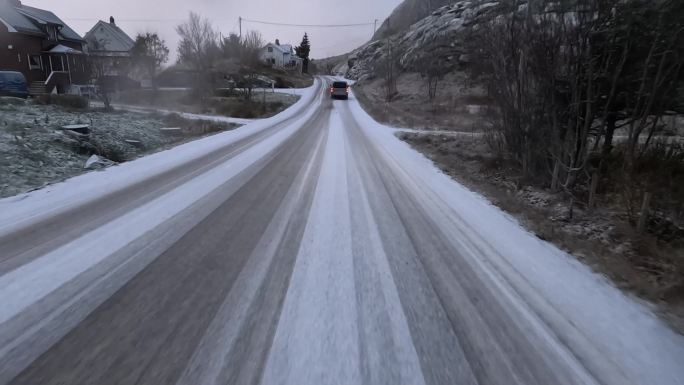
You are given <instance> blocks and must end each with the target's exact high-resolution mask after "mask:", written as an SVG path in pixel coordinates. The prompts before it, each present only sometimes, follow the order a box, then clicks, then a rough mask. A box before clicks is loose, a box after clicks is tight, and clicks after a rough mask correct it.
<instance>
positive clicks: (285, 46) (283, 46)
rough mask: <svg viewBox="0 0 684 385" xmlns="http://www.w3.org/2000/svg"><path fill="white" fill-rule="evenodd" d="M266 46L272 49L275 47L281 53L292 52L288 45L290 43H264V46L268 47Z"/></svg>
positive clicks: (290, 46)
mask: <svg viewBox="0 0 684 385" xmlns="http://www.w3.org/2000/svg"><path fill="white" fill-rule="evenodd" d="M268 47H273V48H274V49H276V50H278V51H280V52H282V53H292V45H290V44H281V45H277V44H274V43H268V44H266V46H264V48H268Z"/></svg>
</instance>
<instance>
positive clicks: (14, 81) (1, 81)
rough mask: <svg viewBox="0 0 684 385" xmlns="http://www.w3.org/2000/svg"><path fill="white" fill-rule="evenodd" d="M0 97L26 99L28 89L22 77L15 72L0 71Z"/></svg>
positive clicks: (19, 73)
mask: <svg viewBox="0 0 684 385" xmlns="http://www.w3.org/2000/svg"><path fill="white" fill-rule="evenodd" d="M0 96H12V97H15V98H22V99H26V98H28V96H29V89H28V84H27V83H26V78H25V77H24V75H23V74H22V73H21V72H17V71H0Z"/></svg>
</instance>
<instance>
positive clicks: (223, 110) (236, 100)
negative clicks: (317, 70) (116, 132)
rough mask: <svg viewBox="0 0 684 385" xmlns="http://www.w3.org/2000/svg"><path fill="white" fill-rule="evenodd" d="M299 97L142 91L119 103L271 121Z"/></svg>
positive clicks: (124, 96)
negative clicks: (270, 119) (198, 94)
mask: <svg viewBox="0 0 684 385" xmlns="http://www.w3.org/2000/svg"><path fill="white" fill-rule="evenodd" d="M298 99H299V97H297V96H293V95H287V94H280V93H273V92H266V93H265V94H262V93H257V94H254V96H253V97H252V100H251V101H246V100H244V98H241V97H239V96H227V95H226V96H215V97H210V98H204V99H201V98H197V97H193V95H192V93H191V92H190V91H186V90H159V91H153V90H138V91H130V92H124V93H120V94H119V95H117V96H116V98H115V102H117V103H123V104H130V105H135V106H142V107H156V108H162V109H167V110H172V111H179V112H189V113H196V114H210V115H222V116H228V117H233V118H244V119H256V118H267V117H270V116H273V115H276V114H278V113H280V112H281V111H283V110H285V109H286V108H287V107H289V106H291V105H292V104H294V103H296V102H297V100H298Z"/></svg>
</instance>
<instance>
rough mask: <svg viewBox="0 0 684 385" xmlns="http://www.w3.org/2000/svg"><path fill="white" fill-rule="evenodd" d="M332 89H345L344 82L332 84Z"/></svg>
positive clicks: (345, 84)
mask: <svg viewBox="0 0 684 385" xmlns="http://www.w3.org/2000/svg"><path fill="white" fill-rule="evenodd" d="M333 88H347V83H346V82H334V83H333Z"/></svg>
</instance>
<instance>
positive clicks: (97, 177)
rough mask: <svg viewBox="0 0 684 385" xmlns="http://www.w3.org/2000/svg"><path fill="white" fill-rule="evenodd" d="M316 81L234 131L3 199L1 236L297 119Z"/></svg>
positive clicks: (309, 101) (314, 90)
mask: <svg viewBox="0 0 684 385" xmlns="http://www.w3.org/2000/svg"><path fill="white" fill-rule="evenodd" d="M317 84H318V83H316V84H314V86H312V87H310V88H308V89H307V92H306V93H305V94H304V95H303V97H302V98H300V100H299V101H298V102H297V103H295V104H294V105H293V106H291V107H290V108H288V109H287V110H285V111H283V112H282V113H280V114H278V115H276V116H273V117H271V118H268V119H263V120H259V121H254V122H252V123H250V124H247V125H244V126H242V127H240V128H238V129H235V130H233V131H229V132H224V133H221V134H217V135H214V136H211V137H206V138H203V139H199V140H196V141H193V142H189V143H186V144H183V145H180V146H178V147H175V148H173V149H171V150H167V151H162V152H158V153H156V154H152V155H150V156H147V157H144V158H140V159H137V160H134V161H131V162H127V163H124V164H121V165H118V166H115V167H110V168H108V169H106V170H104V171H102V172H98V173H88V174H84V175H80V176H77V177H74V178H71V179H69V180H67V181H65V182H63V183H59V184H55V185H52V186H48V187H46V188H44V189H41V190H37V191H32V192H29V193H26V194H21V195H17V196H14V197H10V198H5V199H0V236H2V235H6V234H11V233H12V232H14V231H16V230H18V229H20V228H25V227H27V226H30V225H31V224H33V223H36V222H39V221H40V220H41V219H43V218H46V217H49V216H52V215H56V214H58V213H60V212H64V211H66V210H68V209H70V208H74V207H78V206H79V205H82V204H84V203H86V202H90V201H93V200H95V199H97V198H98V197H101V196H103V195H106V194H108V193H112V192H114V191H119V190H122V189H124V188H126V187H128V186H131V185H134V184H136V183H139V182H142V181H144V180H146V179H148V178H150V177H152V176H154V175H158V174H161V173H163V172H165V171H168V170H170V169H173V168H175V167H177V166H180V165H182V164H184V163H186V162H189V161H191V160H193V159H197V158H200V157H201V156H203V155H205V154H206V153H208V152H211V151H215V150H217V149H220V148H221V147H224V146H226V145H229V144H231V143H235V142H236V141H239V140H240V139H243V138H246V137H248V136H250V135H253V134H255V133H257V132H260V131H263V130H267V129H269V128H271V127H273V126H274V125H276V124H278V123H282V122H284V121H286V120H288V119H290V118H294V117H296V116H297V115H299V114H300V113H301V112H302V111H304V110H305V109H306V108H307V107H309V106H311V105H312V103H313V102H314V100H315V98H316V96H318V92H317V90H318V89H319V87H318V86H317Z"/></svg>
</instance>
